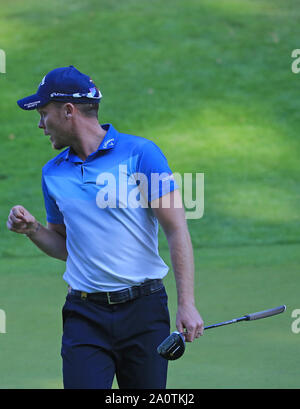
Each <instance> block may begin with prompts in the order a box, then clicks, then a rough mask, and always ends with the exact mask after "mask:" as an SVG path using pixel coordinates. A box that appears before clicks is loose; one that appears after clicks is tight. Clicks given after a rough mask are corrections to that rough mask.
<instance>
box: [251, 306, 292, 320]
mask: <svg viewBox="0 0 300 409" xmlns="http://www.w3.org/2000/svg"><path fill="white" fill-rule="evenodd" d="M285 309H286V306H285V305H281V306H280V307H276V308H271V309H270V310H265V311H259V312H254V313H253V314H248V315H245V317H247V321H252V320H259V319H261V318H267V317H271V316H272V315H277V314H280V313H282V312H284V311H285Z"/></svg>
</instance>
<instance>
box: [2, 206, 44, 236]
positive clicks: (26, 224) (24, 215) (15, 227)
mask: <svg viewBox="0 0 300 409" xmlns="http://www.w3.org/2000/svg"><path fill="white" fill-rule="evenodd" d="M6 226H7V228H8V229H9V230H11V231H14V232H15V233H21V234H32V233H35V232H36V231H38V230H39V227H40V224H39V222H38V221H37V220H36V219H35V217H34V216H32V214H30V213H29V212H28V210H26V209H25V208H24V207H23V206H20V205H18V206H14V207H13V208H12V209H11V211H10V213H9V216H8V220H7V223H6Z"/></svg>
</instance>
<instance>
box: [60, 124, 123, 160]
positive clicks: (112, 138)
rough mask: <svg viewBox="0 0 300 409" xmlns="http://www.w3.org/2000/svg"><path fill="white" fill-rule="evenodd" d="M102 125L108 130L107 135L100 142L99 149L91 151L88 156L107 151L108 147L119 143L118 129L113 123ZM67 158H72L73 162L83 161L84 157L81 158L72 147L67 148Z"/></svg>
mask: <svg viewBox="0 0 300 409" xmlns="http://www.w3.org/2000/svg"><path fill="white" fill-rule="evenodd" d="M101 126H102V128H103V129H105V130H106V131H107V132H106V134H105V137H104V138H103V141H102V142H101V143H100V145H99V147H98V149H97V150H96V151H95V152H93V153H91V154H90V155H89V156H88V157H90V156H92V155H95V153H97V152H99V151H106V150H108V149H112V148H113V147H114V146H115V144H116V143H117V139H118V131H117V130H116V129H115V128H114V127H113V126H112V124H104V125H101ZM66 160H70V161H71V162H82V159H80V158H79V157H78V156H77V155H76V153H75V152H74V151H73V150H72V148H71V147H70V148H68V149H67V154H66Z"/></svg>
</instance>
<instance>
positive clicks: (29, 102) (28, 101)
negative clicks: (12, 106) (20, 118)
mask: <svg viewBox="0 0 300 409" xmlns="http://www.w3.org/2000/svg"><path fill="white" fill-rule="evenodd" d="M48 102H49V100H48V99H46V98H45V97H41V96H40V95H38V94H33V95H30V96H29V97H26V98H23V99H19V101H17V104H18V105H19V107H20V108H22V109H25V110H26V111H31V110H32V109H36V108H39V107H42V106H44V105H46V104H48Z"/></svg>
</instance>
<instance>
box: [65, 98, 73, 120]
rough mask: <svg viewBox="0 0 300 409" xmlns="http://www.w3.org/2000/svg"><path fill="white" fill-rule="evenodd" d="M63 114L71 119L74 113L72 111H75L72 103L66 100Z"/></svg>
mask: <svg viewBox="0 0 300 409" xmlns="http://www.w3.org/2000/svg"><path fill="white" fill-rule="evenodd" d="M63 110H64V115H65V118H66V119H71V118H72V117H73V115H74V111H75V107H74V105H73V104H71V103H70V102H67V103H66V104H65V105H64V107H63Z"/></svg>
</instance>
